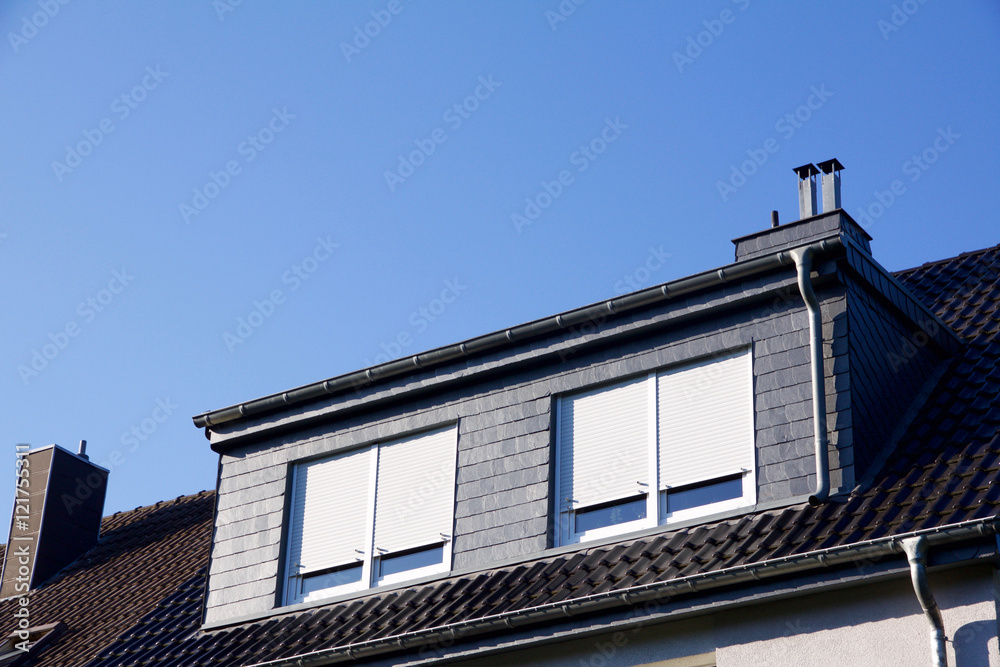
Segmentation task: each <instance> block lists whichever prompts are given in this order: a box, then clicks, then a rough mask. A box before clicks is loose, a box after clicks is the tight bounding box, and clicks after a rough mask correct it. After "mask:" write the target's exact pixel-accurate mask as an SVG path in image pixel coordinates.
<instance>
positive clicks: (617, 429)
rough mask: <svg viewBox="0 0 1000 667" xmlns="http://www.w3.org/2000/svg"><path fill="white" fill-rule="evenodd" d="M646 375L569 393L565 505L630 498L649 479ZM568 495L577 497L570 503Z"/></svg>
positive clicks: (563, 446) (564, 420)
mask: <svg viewBox="0 0 1000 667" xmlns="http://www.w3.org/2000/svg"><path fill="white" fill-rule="evenodd" d="M647 391H648V390H647V384H646V381H645V378H637V379H635V380H632V381H630V382H626V383H623V384H618V385H614V386H611V387H604V388H601V389H597V390H594V391H588V392H586V393H582V394H577V395H575V396H567V397H564V398H563V399H562V401H561V403H560V416H559V447H560V452H559V453H560V456H561V461H560V480H559V482H560V498H559V502H560V509H561V510H567V509H571V508H575V509H579V508H581V507H586V506H588V505H593V504H595V503H600V502H604V501H608V500H616V499H618V498H625V497H628V496H631V495H634V494H636V493H638V492H639V491H642V490H646V489H645V488H644V487H640V486H639V484H638V483H639V482H642V483H648V481H649V480H648V474H647V469H648V467H649V466H648V464H647V461H648V458H649V455H648V451H649V428H648V415H649V412H648V400H647ZM566 498H571V499H572V500H573V501H574V502H573V503H572V505H567V504H566V503H567V501H566Z"/></svg>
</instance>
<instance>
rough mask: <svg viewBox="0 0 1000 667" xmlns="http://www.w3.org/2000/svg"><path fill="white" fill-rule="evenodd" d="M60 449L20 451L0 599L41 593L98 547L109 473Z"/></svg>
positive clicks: (24, 447)
mask: <svg viewBox="0 0 1000 667" xmlns="http://www.w3.org/2000/svg"><path fill="white" fill-rule="evenodd" d="M85 452H86V444H85V441H81V442H80V453H79V454H73V453H72V452H69V451H67V450H65V449H63V448H62V447H59V446H58V445H49V446H48V447H41V448H39V449H35V450H32V451H28V446H27V445H18V446H17V475H18V476H17V487H16V489H15V498H14V510H13V512H12V516H11V520H10V533H9V536H10V537H9V538H8V540H7V550H6V552H5V554H4V562H3V574H2V575H0V598H9V597H20V596H22V595H25V594H27V593H28V591H29V590H33V589H35V588H38V587H39V586H40V585H41V584H43V583H45V581H47V580H48V579H50V578H51V577H52V576H53V575H55V574H56V573H57V572H59V571H60V570H62V569H63V568H64V567H66V566H67V565H69V564H70V563H72V562H73V561H75V560H76V559H77V558H79V557H80V556H82V555H83V554H84V553H85V552H87V551H88V550H89V549H90V548H91V547H93V546H94V545H95V544H97V538H98V536H99V535H100V532H101V518H102V516H103V513H104V496H105V494H106V492H107V489H108V471H107V470H105V469H104V468H102V467H100V466H98V465H96V464H94V463H91V462H90V461H89V460H87V456H86V453H85Z"/></svg>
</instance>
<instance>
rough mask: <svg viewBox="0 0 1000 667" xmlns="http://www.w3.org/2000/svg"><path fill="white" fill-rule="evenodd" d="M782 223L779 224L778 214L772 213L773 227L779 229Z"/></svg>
mask: <svg viewBox="0 0 1000 667" xmlns="http://www.w3.org/2000/svg"><path fill="white" fill-rule="evenodd" d="M780 224H781V223H779V222H778V212H777V211H771V227H777V226H778V225H780Z"/></svg>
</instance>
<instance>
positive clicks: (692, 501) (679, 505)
mask: <svg viewBox="0 0 1000 667" xmlns="http://www.w3.org/2000/svg"><path fill="white" fill-rule="evenodd" d="M742 497H743V476H742V475H735V476H733V477H727V478H724V479H721V480H712V481H710V482H707V483H703V484H692V485H690V486H682V487H678V488H676V489H669V490H668V491H667V512H668V513H673V512H680V511H681V510H686V509H691V508H692V507H700V506H702V505H710V504H712V503H718V502H722V501H723V500H733V499H734V498H742Z"/></svg>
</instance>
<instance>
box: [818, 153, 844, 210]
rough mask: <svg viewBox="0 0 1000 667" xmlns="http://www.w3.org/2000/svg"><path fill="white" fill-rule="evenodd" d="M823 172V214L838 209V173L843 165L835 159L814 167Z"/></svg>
mask: <svg viewBox="0 0 1000 667" xmlns="http://www.w3.org/2000/svg"><path fill="white" fill-rule="evenodd" d="M816 166H818V167H819V168H820V171H822V172H823V212H824V213H829V212H830V211H835V210H836V209H838V208H840V171H841V170H842V169H843V168H844V165H842V164H840V162H839V161H838V160H837V158H833V159H832V160H826V161H825V162H820V163H819V164H818V165H816Z"/></svg>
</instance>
